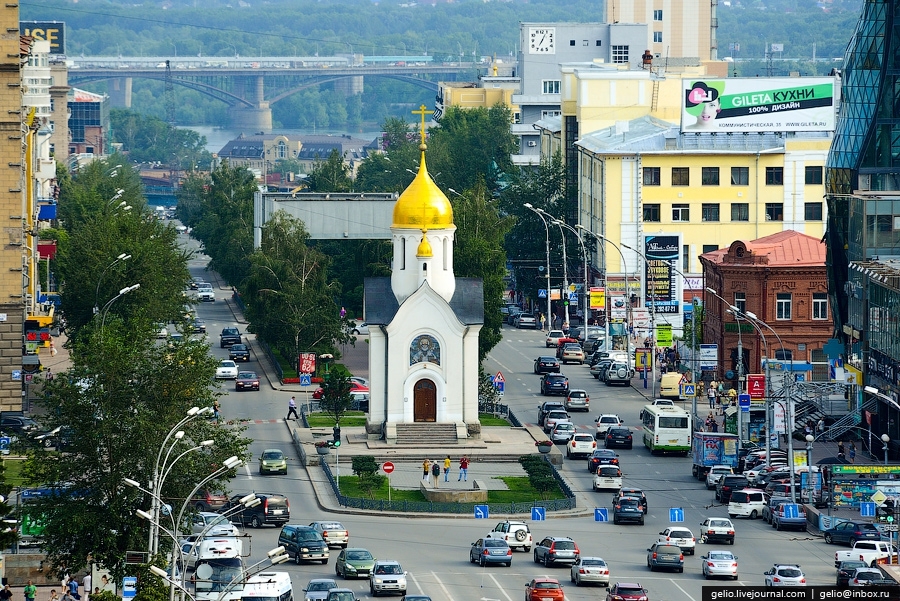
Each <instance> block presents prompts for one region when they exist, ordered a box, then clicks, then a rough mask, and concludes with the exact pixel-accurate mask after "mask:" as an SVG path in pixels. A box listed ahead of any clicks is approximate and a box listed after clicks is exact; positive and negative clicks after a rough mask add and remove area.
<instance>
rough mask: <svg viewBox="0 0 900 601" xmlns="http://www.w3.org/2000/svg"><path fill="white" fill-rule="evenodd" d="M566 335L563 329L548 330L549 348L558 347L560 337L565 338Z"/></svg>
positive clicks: (547, 343)
mask: <svg viewBox="0 0 900 601" xmlns="http://www.w3.org/2000/svg"><path fill="white" fill-rule="evenodd" d="M565 336H566V335H565V334H564V333H563V331H562V330H550V331H549V332H547V342H546V345H547V348H551V347H552V348H556V347H557V346H559V339H560V338H565Z"/></svg>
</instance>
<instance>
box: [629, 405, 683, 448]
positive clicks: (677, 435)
mask: <svg viewBox="0 0 900 601" xmlns="http://www.w3.org/2000/svg"><path fill="white" fill-rule="evenodd" d="M641 415H642V416H643V420H642V421H643V426H644V446H645V447H647V448H648V449H650V452H651V453H657V452H663V453H681V454H682V455H687V454H688V453H689V452H690V450H691V415H690V414H689V413H688V412H687V411H685V410H684V409H682V408H680V407H671V406H666V405H645V406H644V410H643V411H642V412H641Z"/></svg>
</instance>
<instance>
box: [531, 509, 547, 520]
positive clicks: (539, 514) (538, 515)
mask: <svg viewBox="0 0 900 601" xmlns="http://www.w3.org/2000/svg"><path fill="white" fill-rule="evenodd" d="M546 519H547V510H546V509H544V508H543V507H532V508H531V521H533V522H543V521H544V520H546Z"/></svg>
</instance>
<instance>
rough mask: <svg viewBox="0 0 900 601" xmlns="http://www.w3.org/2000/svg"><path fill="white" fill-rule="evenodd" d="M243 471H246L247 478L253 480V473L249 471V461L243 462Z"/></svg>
mask: <svg viewBox="0 0 900 601" xmlns="http://www.w3.org/2000/svg"><path fill="white" fill-rule="evenodd" d="M244 471H245V472H247V479H248V480H253V474H251V473H250V464H249V463H245V464H244Z"/></svg>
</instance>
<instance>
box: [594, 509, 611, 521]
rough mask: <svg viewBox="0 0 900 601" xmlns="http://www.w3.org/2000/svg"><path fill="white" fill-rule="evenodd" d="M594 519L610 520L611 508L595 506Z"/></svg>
mask: <svg viewBox="0 0 900 601" xmlns="http://www.w3.org/2000/svg"><path fill="white" fill-rule="evenodd" d="M594 521H595V522H608V521H609V509H607V508H606V507H595V508H594Z"/></svg>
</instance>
